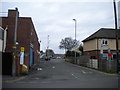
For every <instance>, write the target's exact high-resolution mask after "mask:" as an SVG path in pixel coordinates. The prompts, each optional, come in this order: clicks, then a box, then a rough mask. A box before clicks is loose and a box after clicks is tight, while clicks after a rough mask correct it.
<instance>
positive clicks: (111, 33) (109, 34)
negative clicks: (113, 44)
mask: <svg viewBox="0 0 120 90" xmlns="http://www.w3.org/2000/svg"><path fill="white" fill-rule="evenodd" d="M115 33H116V30H115V29H109V28H101V29H99V30H98V31H96V32H95V33H93V34H92V35H90V36H89V37H87V38H86V39H84V40H83V41H82V42H86V41H89V40H93V39H102V38H104V39H115V38H116V34H115ZM117 34H118V38H120V29H118V30H117Z"/></svg>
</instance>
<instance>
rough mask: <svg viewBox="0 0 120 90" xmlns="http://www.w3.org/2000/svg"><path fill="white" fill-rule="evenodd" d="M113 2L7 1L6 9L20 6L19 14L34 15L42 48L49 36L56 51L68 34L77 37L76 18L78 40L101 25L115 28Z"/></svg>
mask: <svg viewBox="0 0 120 90" xmlns="http://www.w3.org/2000/svg"><path fill="white" fill-rule="evenodd" d="M112 4H113V3H112V2H76V1H74V2H73V1H72V2H61V3H60V2H56V1H54V2H19V3H4V5H3V10H5V11H6V10H7V9H9V8H14V7H15V6H17V7H18V9H19V12H20V16H23V17H32V20H33V23H34V26H35V29H36V31H37V34H38V36H39V39H40V40H41V41H42V42H41V44H42V45H41V46H42V47H41V49H43V50H44V51H45V49H46V47H47V36H48V35H50V48H52V49H53V50H54V51H55V52H56V53H64V50H59V48H58V46H59V42H60V41H61V39H64V38H65V37H72V38H73V39H74V36H75V35H74V21H73V20H72V19H73V18H75V19H76V20H77V40H79V41H82V40H83V39H85V38H86V37H88V36H89V35H91V34H92V33H94V32H95V31H97V30H98V29H100V28H104V27H108V28H113V27H114V18H113V5H112Z"/></svg>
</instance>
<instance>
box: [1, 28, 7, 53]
mask: <svg viewBox="0 0 120 90" xmlns="http://www.w3.org/2000/svg"><path fill="white" fill-rule="evenodd" d="M6 30H7V27H6V29H3V28H2V27H0V52H4V51H5V47H6V32H7V31H6Z"/></svg>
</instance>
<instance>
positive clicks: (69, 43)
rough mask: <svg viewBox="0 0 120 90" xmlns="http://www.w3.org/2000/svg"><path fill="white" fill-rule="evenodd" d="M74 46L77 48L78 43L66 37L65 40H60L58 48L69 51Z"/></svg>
mask: <svg viewBox="0 0 120 90" xmlns="http://www.w3.org/2000/svg"><path fill="white" fill-rule="evenodd" d="M76 46H79V41H77V40H74V39H72V38H71V37H66V38H65V39H62V40H61V42H60V45H59V48H60V49H65V50H67V51H70V50H71V49H72V48H74V47H76Z"/></svg>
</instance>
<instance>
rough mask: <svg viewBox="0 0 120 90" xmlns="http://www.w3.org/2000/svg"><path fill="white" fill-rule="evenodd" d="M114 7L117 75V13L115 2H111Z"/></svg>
mask: <svg viewBox="0 0 120 90" xmlns="http://www.w3.org/2000/svg"><path fill="white" fill-rule="evenodd" d="M113 5H114V16H115V35H116V60H117V73H119V68H118V65H119V61H118V55H119V49H118V33H117V31H118V30H117V11H116V2H115V0H113Z"/></svg>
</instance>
